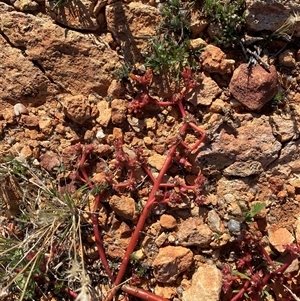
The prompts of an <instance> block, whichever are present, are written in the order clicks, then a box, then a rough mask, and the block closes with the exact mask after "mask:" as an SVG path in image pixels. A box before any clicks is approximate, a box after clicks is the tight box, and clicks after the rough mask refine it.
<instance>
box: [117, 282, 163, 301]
mask: <svg viewBox="0 0 300 301" xmlns="http://www.w3.org/2000/svg"><path fill="white" fill-rule="evenodd" d="M121 289H122V291H124V292H125V293H128V294H130V295H132V296H135V297H138V298H140V299H142V300H146V301H168V300H167V299H165V298H163V297H160V296H158V295H155V294H153V293H151V292H149V291H145V290H143V289H141V288H137V287H132V286H129V285H127V284H124V285H122V287H121Z"/></svg>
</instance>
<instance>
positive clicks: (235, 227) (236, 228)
mask: <svg viewBox="0 0 300 301" xmlns="http://www.w3.org/2000/svg"><path fill="white" fill-rule="evenodd" d="M227 227H228V230H229V231H230V232H231V233H235V234H237V233H239V232H240V231H241V228H242V227H241V223H240V222H238V221H236V220H234V219H231V220H229V221H228V223H227Z"/></svg>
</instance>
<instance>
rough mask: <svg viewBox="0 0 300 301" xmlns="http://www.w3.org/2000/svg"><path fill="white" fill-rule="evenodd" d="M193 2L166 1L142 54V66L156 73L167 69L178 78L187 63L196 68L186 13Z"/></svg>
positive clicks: (187, 14)
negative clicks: (160, 18)
mask: <svg viewBox="0 0 300 301" xmlns="http://www.w3.org/2000/svg"><path fill="white" fill-rule="evenodd" d="M192 5H193V2H183V1H181V0H169V1H167V2H166V3H165V4H164V5H163V7H162V9H161V14H162V17H163V19H162V22H161V24H160V26H159V28H158V30H157V36H156V37H155V38H153V39H152V41H151V44H150V47H149V50H148V51H147V52H145V53H144V55H145V58H146V63H145V66H146V67H149V68H151V69H152V70H153V71H154V72H155V73H161V72H163V71H164V72H170V73H171V74H172V75H173V76H174V77H175V79H176V80H179V77H180V72H182V71H183V69H184V68H185V67H187V66H189V67H192V68H196V66H197V64H196V61H195V54H194V53H193V51H192V50H191V47H190V42H189V35H190V29H189V12H190V9H191V7H192Z"/></svg>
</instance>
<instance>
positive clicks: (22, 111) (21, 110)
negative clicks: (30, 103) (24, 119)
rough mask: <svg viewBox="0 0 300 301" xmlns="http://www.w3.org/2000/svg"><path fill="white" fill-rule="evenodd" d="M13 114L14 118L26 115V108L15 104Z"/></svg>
mask: <svg viewBox="0 0 300 301" xmlns="http://www.w3.org/2000/svg"><path fill="white" fill-rule="evenodd" d="M14 113H15V115H16V116H20V115H22V114H28V110H27V108H26V107H25V106H24V105H22V104H21V103H17V104H15V105H14Z"/></svg>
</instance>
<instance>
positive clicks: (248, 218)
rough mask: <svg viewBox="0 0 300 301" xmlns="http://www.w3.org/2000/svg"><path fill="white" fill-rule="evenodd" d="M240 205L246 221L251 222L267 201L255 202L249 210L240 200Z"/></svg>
mask: <svg viewBox="0 0 300 301" xmlns="http://www.w3.org/2000/svg"><path fill="white" fill-rule="evenodd" d="M238 205H239V207H240V208H241V210H242V212H243V216H244V220H245V222H246V223H251V222H252V221H253V218H254V217H255V216H256V215H257V214H259V213H260V212H261V211H262V210H263V209H264V208H265V207H266V204H265V203H255V204H253V205H252V206H251V208H250V210H249V209H248V208H247V207H246V206H244V205H243V204H241V203H240V202H238Z"/></svg>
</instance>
